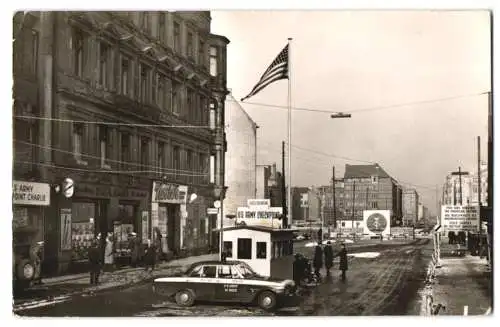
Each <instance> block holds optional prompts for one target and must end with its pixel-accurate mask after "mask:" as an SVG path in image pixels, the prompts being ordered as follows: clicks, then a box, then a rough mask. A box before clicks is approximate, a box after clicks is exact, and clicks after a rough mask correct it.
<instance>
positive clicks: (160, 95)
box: [156, 74, 166, 110]
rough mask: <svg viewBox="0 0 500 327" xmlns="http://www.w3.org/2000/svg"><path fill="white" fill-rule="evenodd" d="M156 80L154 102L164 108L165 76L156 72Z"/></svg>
mask: <svg viewBox="0 0 500 327" xmlns="http://www.w3.org/2000/svg"><path fill="white" fill-rule="evenodd" d="M156 80H157V82H156V84H157V87H158V91H157V92H156V104H157V105H158V107H160V108H161V109H163V110H165V93H166V87H165V77H164V76H163V75H161V74H156Z"/></svg>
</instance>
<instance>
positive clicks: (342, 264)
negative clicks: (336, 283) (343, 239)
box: [336, 243, 348, 282]
mask: <svg viewBox="0 0 500 327" xmlns="http://www.w3.org/2000/svg"><path fill="white" fill-rule="evenodd" d="M336 256H337V257H339V258H340V261H339V270H340V271H342V275H341V278H342V281H343V282H345V280H346V275H345V272H346V271H347V268H348V267H347V249H346V247H345V244H344V243H342V245H341V249H340V251H339V253H337V255H336Z"/></svg>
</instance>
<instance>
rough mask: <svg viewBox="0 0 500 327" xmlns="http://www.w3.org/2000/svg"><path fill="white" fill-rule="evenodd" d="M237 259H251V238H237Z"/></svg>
mask: <svg viewBox="0 0 500 327" xmlns="http://www.w3.org/2000/svg"><path fill="white" fill-rule="evenodd" d="M238 259H252V239H251V238H238Z"/></svg>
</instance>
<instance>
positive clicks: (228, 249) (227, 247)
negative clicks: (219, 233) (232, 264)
mask: <svg viewBox="0 0 500 327" xmlns="http://www.w3.org/2000/svg"><path fill="white" fill-rule="evenodd" d="M224 252H225V253H226V258H232V257H233V242H231V241H224Z"/></svg>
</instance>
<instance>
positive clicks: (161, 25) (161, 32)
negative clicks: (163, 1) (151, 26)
mask: <svg viewBox="0 0 500 327" xmlns="http://www.w3.org/2000/svg"><path fill="white" fill-rule="evenodd" d="M165 36H166V31H165V14H164V13H162V12H160V13H158V39H159V40H160V41H161V42H165Z"/></svg>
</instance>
